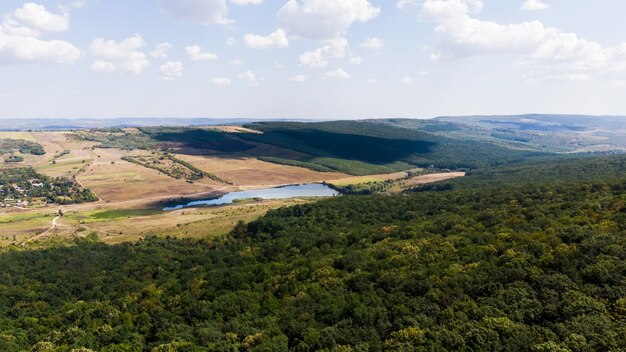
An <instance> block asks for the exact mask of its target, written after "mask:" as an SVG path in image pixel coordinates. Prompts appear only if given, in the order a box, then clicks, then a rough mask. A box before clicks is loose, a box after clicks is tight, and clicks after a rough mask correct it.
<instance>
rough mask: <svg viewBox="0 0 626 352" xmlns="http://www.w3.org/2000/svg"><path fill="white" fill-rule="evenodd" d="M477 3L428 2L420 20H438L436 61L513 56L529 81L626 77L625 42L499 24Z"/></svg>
mask: <svg viewBox="0 0 626 352" xmlns="http://www.w3.org/2000/svg"><path fill="white" fill-rule="evenodd" d="M481 8H482V1H479V0H426V1H425V2H424V4H423V6H422V17H424V18H427V19H430V20H432V21H434V22H435V23H436V24H437V25H436V27H435V32H437V33H439V34H441V37H442V42H441V44H440V45H439V48H438V49H439V50H438V51H437V52H434V53H433V54H432V55H431V57H432V58H433V59H434V60H443V59H455V58H462V57H468V56H475V55H513V56H515V57H517V58H518V59H519V61H520V63H521V65H522V67H524V68H525V69H526V70H527V73H526V78H527V79H528V80H530V81H536V80H543V79H558V78H559V77H560V78H562V79H566V80H571V79H581V78H582V77H586V78H589V77H590V76H591V75H596V74H608V73H610V74H612V75H614V74H616V73H619V74H623V75H626V42H625V43H621V44H618V45H617V46H614V47H603V46H602V45H601V44H599V43H597V42H593V41H589V40H586V39H583V38H579V37H578V35H576V34H575V33H565V32H562V31H561V30H559V29H557V28H554V27H546V26H544V25H543V24H542V23H541V22H539V21H530V22H528V21H527V22H521V23H514V24H501V23H497V22H494V21H485V20H480V19H477V18H475V17H473V16H472V14H474V13H477V12H479V11H480V10H481Z"/></svg>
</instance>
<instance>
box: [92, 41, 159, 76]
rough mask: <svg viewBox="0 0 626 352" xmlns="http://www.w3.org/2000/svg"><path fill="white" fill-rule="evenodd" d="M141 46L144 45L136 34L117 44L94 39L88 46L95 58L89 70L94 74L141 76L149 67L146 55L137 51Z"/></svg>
mask: <svg viewBox="0 0 626 352" xmlns="http://www.w3.org/2000/svg"><path fill="white" fill-rule="evenodd" d="M143 46H145V43H144V41H143V39H142V38H141V37H140V36H139V35H137V34H136V35H134V36H132V37H130V38H126V39H124V40H123V41H121V42H119V43H117V42H115V41H113V40H104V39H102V38H98V39H94V40H93V41H92V42H91V45H90V46H89V51H90V52H91V55H92V56H93V57H94V58H96V61H94V63H93V64H92V65H91V69H92V70H93V71H96V72H125V73H132V74H136V75H138V74H141V72H143V70H144V69H145V68H147V67H148V66H150V61H148V59H147V57H146V54H145V53H143V52H141V51H139V50H138V49H140V48H141V47H143Z"/></svg>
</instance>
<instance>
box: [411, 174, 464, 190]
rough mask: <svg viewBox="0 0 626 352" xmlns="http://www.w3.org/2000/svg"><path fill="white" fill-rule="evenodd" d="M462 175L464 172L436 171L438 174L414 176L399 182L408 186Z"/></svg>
mask: <svg viewBox="0 0 626 352" xmlns="http://www.w3.org/2000/svg"><path fill="white" fill-rule="evenodd" d="M464 176H465V172H443V173H438V174H429V175H422V176H416V177H413V178H411V179H409V180H405V181H402V182H401V183H402V185H403V186H407V187H410V186H419V185H424V184H427V183H433V182H440V181H445V180H450V179H453V178H457V177H464Z"/></svg>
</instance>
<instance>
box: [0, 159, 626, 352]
mask: <svg viewBox="0 0 626 352" xmlns="http://www.w3.org/2000/svg"><path fill="white" fill-rule="evenodd" d="M621 159H622V157H608V158H600V159H588V160H585V159H580V160H577V161H575V162H574V161H573V162H571V163H569V164H568V163H564V164H562V165H563V168H562V169H561V171H560V173H558V174H554V172H546V171H545V170H544V169H542V166H540V165H535V167H528V168H521V169H520V170H519V171H518V174H516V175H515V177H516V178H517V177H522V178H526V179H538V178H542V179H543V182H541V183H537V184H535V183H528V184H521V185H513V184H511V183H507V182H503V183H502V184H501V185H500V186H498V187H491V186H489V185H484V187H482V186H480V187H479V186H477V187H473V188H469V189H463V188H461V187H457V188H456V189H453V190H451V191H446V192H422V193H410V194H404V195H394V196H383V195H373V196H343V197H335V198H332V199H328V200H323V201H320V202H317V203H312V204H306V205H300V206H295V207H290V208H283V209H280V210H275V211H271V212H270V213H268V214H267V215H266V216H264V217H262V218H260V219H258V220H257V221H254V222H251V223H249V224H244V223H240V224H238V225H237V226H236V228H235V229H234V230H233V231H232V233H231V234H230V235H229V236H227V237H224V238H217V239H207V240H202V241H195V240H177V239H170V238H147V239H146V240H143V241H140V242H138V243H134V244H130V243H128V244H122V245H116V246H107V245H104V244H99V243H97V242H96V238H95V237H93V236H91V237H89V238H88V239H84V240H79V241H78V242H77V243H75V244H74V245H72V246H65V247H60V248H50V249H45V250H15V249H11V250H7V251H5V252H4V253H1V254H0V267H2V268H3V269H2V270H1V271H0V350H6V351H20V350H31V349H32V350H34V351H71V350H85V349H91V350H94V351H155V352H156V351H383V350H384V351H447V350H456V351H620V350H626V328H625V326H626V192H625V191H626V177H624V176H621V177H616V178H608V179H603V178H596V177H595V176H589V177H585V176H583V175H580V172H581V171H584V170H587V172H589V173H590V174H592V175H593V174H596V173H598V174H599V173H600V172H598V171H597V170H613V171H614V172H615V174H616V176H619V175H618V173H619V172H621V173H624V172H626V169H625V168H624V167H623V165H624V164H623V163H622V162H621V161H620V160H621ZM585 163H590V164H589V165H590V166H585ZM544 166H545V165H544ZM545 167H546V168H547V169H549V168H550V167H552V166H550V165H548V166H545ZM542 170H544V171H542ZM564 175H569V177H564ZM468 180H471V178H468ZM207 235H210V234H207ZM81 348H82V349H81Z"/></svg>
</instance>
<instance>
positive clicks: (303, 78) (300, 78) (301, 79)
mask: <svg viewBox="0 0 626 352" xmlns="http://www.w3.org/2000/svg"><path fill="white" fill-rule="evenodd" d="M307 79H309V77H308V76H305V75H295V76H291V77H289V80H290V81H291V82H296V83H304V82H306V81H307Z"/></svg>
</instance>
